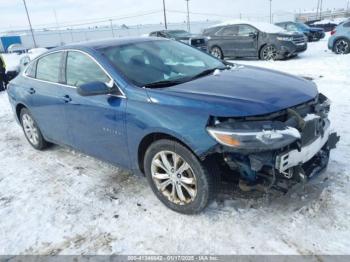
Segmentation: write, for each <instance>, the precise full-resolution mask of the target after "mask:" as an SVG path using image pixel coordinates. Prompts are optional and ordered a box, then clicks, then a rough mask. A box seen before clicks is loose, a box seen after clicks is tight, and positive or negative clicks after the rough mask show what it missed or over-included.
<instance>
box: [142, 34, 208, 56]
mask: <svg viewBox="0 0 350 262" xmlns="http://www.w3.org/2000/svg"><path fill="white" fill-rule="evenodd" d="M149 36H153V37H163V38H168V39H173V40H176V41H180V42H183V43H185V44H188V45H191V46H193V47H196V48H198V49H201V50H203V51H207V41H206V38H205V37H201V36H197V35H194V34H191V33H190V32H187V31H185V30H161V31H155V32H152V33H150V34H149Z"/></svg>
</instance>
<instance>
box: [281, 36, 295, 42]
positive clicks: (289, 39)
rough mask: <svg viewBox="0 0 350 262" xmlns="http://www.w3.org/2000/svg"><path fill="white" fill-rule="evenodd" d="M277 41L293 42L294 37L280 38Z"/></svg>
mask: <svg viewBox="0 0 350 262" xmlns="http://www.w3.org/2000/svg"><path fill="white" fill-rule="evenodd" d="M277 40H279V41H293V37H289V36H278V37H277Z"/></svg>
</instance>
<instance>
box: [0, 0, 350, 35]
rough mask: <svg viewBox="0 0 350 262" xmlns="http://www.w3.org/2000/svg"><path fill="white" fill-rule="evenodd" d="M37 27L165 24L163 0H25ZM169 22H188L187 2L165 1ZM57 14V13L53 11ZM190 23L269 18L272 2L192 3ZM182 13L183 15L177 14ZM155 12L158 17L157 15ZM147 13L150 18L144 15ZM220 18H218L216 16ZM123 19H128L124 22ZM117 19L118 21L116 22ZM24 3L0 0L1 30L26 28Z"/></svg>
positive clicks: (301, 4) (329, 2)
mask: <svg viewBox="0 0 350 262" xmlns="http://www.w3.org/2000/svg"><path fill="white" fill-rule="evenodd" d="M26 1H27V6H28V9H29V12H30V15H31V19H32V23H33V25H34V27H48V26H54V25H55V23H56V21H55V15H54V12H56V14H57V20H58V22H59V24H64V23H71V24H77V23H81V22H89V21H93V20H97V19H101V18H102V19H103V18H112V17H113V18H116V20H115V22H114V23H116V24H129V25H130V24H147V23H160V22H162V21H163V16H162V13H161V12H159V11H160V10H161V9H162V0H94V1H91V0H26ZM347 1H348V0H323V2H324V9H327V8H329V9H333V8H346V6H347ZM272 3H273V12H275V13H280V12H283V11H286V12H294V11H299V10H312V9H316V6H317V0H272ZM166 4H167V9H169V13H168V20H169V22H180V21H184V20H186V15H185V14H184V13H182V12H185V11H186V2H185V0H166ZM54 10H55V11H54ZM190 10H191V12H193V13H205V14H208V15H198V14H192V15H191V20H205V19H210V20H225V19H226V17H227V19H228V18H230V17H233V18H236V17H238V15H239V14H240V13H241V14H243V18H244V17H245V16H254V15H256V16H261V17H262V16H268V15H269V0H190ZM174 11H180V12H174ZM155 12H156V13H155ZM145 13H148V15H143V14H145ZM214 15H217V16H214ZM135 16H136V17H135ZM124 17H129V18H127V19H124ZM117 18H118V20H117ZM27 26H28V23H27V20H26V16H25V10H24V7H23V0H0V30H1V31H3V30H4V29H9V28H12V29H16V28H24V27H27Z"/></svg>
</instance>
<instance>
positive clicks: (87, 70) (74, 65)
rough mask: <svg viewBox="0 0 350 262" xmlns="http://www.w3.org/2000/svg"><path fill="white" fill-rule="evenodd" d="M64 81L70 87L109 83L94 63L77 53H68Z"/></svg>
mask: <svg viewBox="0 0 350 262" xmlns="http://www.w3.org/2000/svg"><path fill="white" fill-rule="evenodd" d="M66 80H67V85H70V86H80V85H83V84H87V83H91V82H103V83H108V82H110V81H111V79H110V78H109V77H108V76H107V74H106V73H105V72H104V71H103V70H102V68H101V67H100V66H99V65H98V64H96V62H95V61H93V60H92V59H91V58H90V57H88V56H87V55H85V54H83V53H80V52H77V51H70V52H68V56H67V67H66Z"/></svg>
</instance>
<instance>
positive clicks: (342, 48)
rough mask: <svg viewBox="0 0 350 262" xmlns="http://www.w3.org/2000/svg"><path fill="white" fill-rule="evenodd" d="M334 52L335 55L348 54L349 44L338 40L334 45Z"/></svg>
mask: <svg viewBox="0 0 350 262" xmlns="http://www.w3.org/2000/svg"><path fill="white" fill-rule="evenodd" d="M335 52H336V53H337V54H346V53H348V52H349V42H348V41H346V40H344V39H341V40H338V41H337V42H336V44H335Z"/></svg>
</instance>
